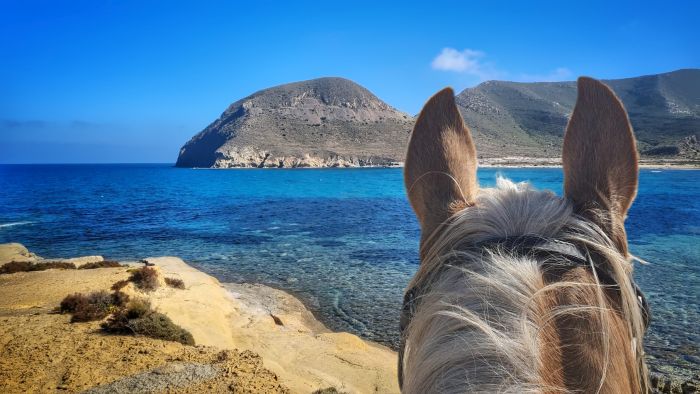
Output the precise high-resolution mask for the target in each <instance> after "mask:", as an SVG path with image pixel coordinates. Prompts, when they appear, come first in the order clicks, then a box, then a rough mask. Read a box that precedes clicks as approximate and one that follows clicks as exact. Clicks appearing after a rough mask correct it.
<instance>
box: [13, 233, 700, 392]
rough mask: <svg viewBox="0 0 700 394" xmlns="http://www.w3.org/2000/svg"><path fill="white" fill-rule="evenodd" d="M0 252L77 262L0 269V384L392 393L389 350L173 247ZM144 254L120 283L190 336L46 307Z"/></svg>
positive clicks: (662, 382) (120, 274)
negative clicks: (213, 271) (138, 282)
mask: <svg viewBox="0 0 700 394" xmlns="http://www.w3.org/2000/svg"><path fill="white" fill-rule="evenodd" d="M11 261H26V262H31V263H34V264H38V265H41V264H46V263H70V264H73V265H74V266H75V267H77V268H78V269H75V268H74V269H47V270H42V271H32V272H16V273H10V274H0V344H2V345H0V391H1V392H3V393H5V392H7V393H15V392H16V393H19V392H37V391H41V392H55V391H61V392H90V393H107V392H109V393H130V392H133V391H138V390H141V391H147V392H151V391H167V392H173V393H197V392H229V391H233V392H271V393H274V392H277V393H315V392H316V391H317V390H324V389H329V388H332V389H335V390H337V391H332V390H330V391H325V392H326V393H371V392H382V393H398V392H399V388H398V384H397V378H396V367H397V354H396V352H394V351H392V350H391V349H389V348H387V347H385V346H383V345H381V344H377V343H373V342H371V341H367V340H364V339H362V338H360V337H358V336H356V335H353V334H349V333H346V332H333V331H331V330H329V329H328V328H327V327H325V326H324V324H323V323H322V322H320V321H319V320H318V319H316V317H314V315H313V314H312V313H311V312H310V311H309V310H308V309H307V308H306V306H305V305H304V304H303V303H302V302H301V301H300V300H299V299H298V298H296V297H294V296H293V295H291V294H289V293H287V292H285V291H283V290H279V289H275V288H272V287H269V286H265V285H262V284H254V283H220V282H219V281H218V280H217V279H216V278H214V277H212V276H210V275H208V274H206V273H204V272H202V271H199V270H198V269H196V268H194V267H192V266H190V265H188V264H187V263H185V262H184V261H183V260H182V259H180V258H178V257H167V256H166V257H149V258H145V259H143V260H141V261H138V262H137V261H121V262H120V264H122V266H120V267H111V268H96V269H79V268H80V267H81V266H84V265H88V264H94V263H99V262H103V261H104V259H103V258H102V257H101V256H82V257H75V258H69V259H45V258H42V257H41V256H37V255H36V254H34V253H31V252H30V251H28V250H27V249H26V248H24V247H23V246H22V245H20V244H0V268H1V267H2V266H3V265H4V264H5V263H8V262H11ZM144 264H145V265H147V266H150V267H152V268H153V269H155V270H156V271H157V272H158V274H159V276H158V278H159V279H158V281H159V287H158V288H157V289H156V290H155V291H152V292H145V291H143V290H140V289H139V288H137V287H136V286H135V285H134V283H128V284H127V285H126V286H125V287H123V288H122V291H123V292H124V293H125V294H127V295H128V296H129V297H130V298H131V299H135V298H142V299H147V300H148V301H149V302H150V304H151V305H152V306H153V308H154V310H155V311H157V312H159V313H162V314H164V315H166V316H168V317H169V318H170V319H171V320H172V321H173V322H174V323H175V324H176V325H177V326H179V327H181V328H183V329H185V330H186V331H188V332H189V333H191V335H192V337H193V338H194V341H195V345H194V346H190V345H183V344H181V343H177V342H169V341H164V340H160V339H152V338H148V337H145V336H140V335H137V336H133V335H110V334H105V333H104V332H102V331H101V329H100V322H98V321H93V322H86V323H71V322H70V318H69V316H67V315H65V314H60V313H58V312H57V311H56V308H57V306H58V304H59V302H60V301H61V299H62V298H63V297H66V296H67V295H70V294H74V293H89V292H93V291H100V290H108V289H109V288H110V287H111V286H112V284H114V283H115V282H118V281H121V280H125V279H128V278H129V275H130V274H129V273H130V272H133V271H134V269H138V268H141V267H144ZM165 278H175V279H179V280H182V281H183V283H184V288H182V289H177V288H173V287H169V286H167V285H166V284H165ZM698 378H700V376H694V377H692V378H690V379H691V380H687V379H688V378H687V377H686V378H680V377H678V376H673V375H666V374H664V375H657V374H653V375H652V382H653V386H654V387H658V388H659V389H661V388H662V387H665V386H668V387H669V388H670V387H678V388H680V387H681V386H684V387H685V386H688V387H689V385H691V386H693V387H696V386H697V384H698V381H697V380H698ZM681 382H683V383H681ZM86 390H87V391H86ZM321 392H323V391H321ZM659 392H660V391H659ZM664 392H666V391H664Z"/></svg>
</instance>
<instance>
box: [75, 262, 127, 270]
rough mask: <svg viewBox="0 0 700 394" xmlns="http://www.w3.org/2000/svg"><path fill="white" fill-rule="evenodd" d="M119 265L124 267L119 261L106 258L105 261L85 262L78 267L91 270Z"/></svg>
mask: <svg viewBox="0 0 700 394" xmlns="http://www.w3.org/2000/svg"><path fill="white" fill-rule="evenodd" d="M117 267H123V265H121V264H119V262H118V261H112V260H104V261H96V262H94V263H87V264H83V265H81V266H80V267H78V269H81V270H91V269H95V268H117Z"/></svg>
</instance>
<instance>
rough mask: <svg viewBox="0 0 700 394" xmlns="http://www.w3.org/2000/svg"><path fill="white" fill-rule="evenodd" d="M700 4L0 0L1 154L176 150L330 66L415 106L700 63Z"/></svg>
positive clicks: (58, 158)
mask: <svg viewBox="0 0 700 394" xmlns="http://www.w3.org/2000/svg"><path fill="white" fill-rule="evenodd" d="M577 3H580V4H577ZM698 15H700V1H695V0H685V1H674V0H667V1H663V2H648V3H645V2H643V1H642V2H640V1H634V2H627V1H586V2H570V1H562V0H560V1H552V2H538V1H523V2H502V1H483V2H471V1H455V2H442V1H423V2H411V1H401V2H393V3H392V2H380V1H376V0H374V1H367V2H364V1H343V2H338V1H322V2H321V1H319V2H304V1H293V2H268V1H247V2H236V1H221V2H217V1H191V2H179V1H162V2H159V1H143V0H141V1H107V0H105V1H98V0H90V1H77V0H76V1H55V0H54V1H33V0H18V1H7V0H0V163H149V162H157V163H173V162H174V161H175V160H176V158H177V154H178V151H179V149H180V147H181V146H182V145H183V144H184V143H185V142H186V141H187V140H189V139H190V138H191V137H192V136H193V135H194V134H196V133H197V132H199V131H201V130H202V129H203V128H204V127H206V126H207V125H208V124H209V123H211V122H212V121H213V120H215V119H216V118H217V117H218V116H219V115H220V114H221V113H222V112H223V111H224V110H225V109H226V107H227V106H228V105H229V104H230V103H232V102H234V101H236V100H238V99H240V98H243V97H245V96H247V95H249V94H251V93H254V92H255V91H257V90H260V89H263V88H267V87H271V86H275V85H279V84H283V83H288V82H294V81H300V80H307V79H313V78H318V77H324V76H340V77H345V78H349V79H351V80H353V81H355V82H357V83H359V84H361V85H363V86H364V87H366V88H368V89H369V90H370V91H372V92H373V93H374V94H376V95H377V96H378V97H379V98H381V99H382V100H384V101H386V102H387V103H389V104H390V105H392V106H394V107H396V108H398V109H399V110H402V111H405V112H408V113H410V114H416V113H417V112H418V111H419V110H420V108H421V106H422V105H423V103H424V102H425V100H426V99H427V98H428V97H430V95H432V94H433V93H434V92H436V91H438V90H439V89H441V88H443V87H445V86H452V87H453V88H454V89H455V90H456V91H461V90H462V89H464V88H467V87H472V86H475V85H477V84H479V83H480V82H483V81H485V80H490V79H500V80H514V81H559V80H574V79H575V78H576V77H578V76H579V75H588V76H592V77H596V78H606V79H612V78H625V77H634V76H640V75H647V74H656V73H662V72H668V71H673V70H677V69H681V68H697V67H700V27H698Z"/></svg>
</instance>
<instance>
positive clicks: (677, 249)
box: [0, 165, 700, 373]
mask: <svg viewBox="0 0 700 394" xmlns="http://www.w3.org/2000/svg"><path fill="white" fill-rule="evenodd" d="M499 172H500V173H502V174H503V175H505V176H507V177H509V178H511V179H513V180H516V181H531V182H532V183H534V185H535V186H536V187H538V188H541V189H551V190H554V191H555V192H557V193H561V181H562V173H561V170H559V169H498V170H496V169H482V170H480V172H479V178H480V182H481V184H482V185H493V184H494V183H495V179H496V174H497V173H499ZM699 180H700V171H696V170H663V171H651V170H642V172H641V179H640V190H639V195H638V197H637V200H636V202H635V204H634V206H633V208H632V209H631V211H630V213H629V219H628V221H627V228H628V235H629V240H630V245H631V251H632V253H634V254H636V255H638V256H640V257H642V258H644V259H645V260H648V261H649V262H650V263H651V264H650V265H647V266H637V268H636V277H637V279H638V282H639V284H640V286H641V287H642V288H643V289H644V290H645V292H646V294H647V297H648V299H649V301H650V303H651V306H652V309H653V314H654V317H653V319H654V320H653V323H652V327H651V330H650V332H649V333H648V335H647V339H646V342H647V344H648V352H649V353H650V354H651V355H652V357H653V358H658V359H662V360H663V364H664V365H671V366H673V367H675V368H677V369H678V370H680V372H682V373H692V372H693V371H697V370H699V369H700V350H699V349H698V347H699V345H698V344H699V343H700V333H699V329H698V322H699V321H700V320H699V319H700V285H699V284H698V276H699V275H698V274H699V273H700V182H698V181H699ZM418 239H419V229H418V225H417V223H416V220H415V219H414V216H413V214H412V212H411V210H410V207H409V205H408V202H407V200H406V198H405V196H404V190H403V181H402V171H401V170H400V169H337V170H336V169H319V170H284V169H281V170H228V171H226V170H191V169H178V168H173V167H172V166H170V165H22V166H15V165H3V166H0V242H21V243H23V244H25V245H26V246H27V247H28V248H29V249H30V250H32V251H34V252H36V253H38V254H40V255H42V256H46V257H73V256H77V255H86V254H101V255H104V256H106V257H108V258H114V259H138V258H143V257H147V256H157V255H175V256H180V257H182V258H183V259H185V260H186V261H188V262H190V263H191V264H193V265H195V266H196V267H198V268H200V269H202V270H204V271H206V272H209V273H211V274H213V275H214V276H216V277H217V278H219V280H221V281H223V282H232V281H253V282H261V283H265V284H268V285H272V286H275V287H279V288H282V289H285V290H288V291H290V292H292V293H294V294H296V295H298V296H300V297H301V298H302V299H303V300H304V301H305V302H306V304H307V305H308V306H309V307H310V309H312V310H313V311H314V313H315V314H316V315H317V316H318V317H319V318H321V319H322V320H323V321H324V322H325V323H326V324H327V325H328V326H329V327H331V328H332V329H335V330H346V331H351V332H355V333H358V334H360V335H362V336H364V337H366V338H369V339H372V340H376V341H380V342H384V343H387V344H395V343H396V339H397V335H398V333H397V324H398V313H399V309H400V304H401V294H402V291H403V289H404V287H405V285H406V284H407V283H408V281H409V279H410V278H411V276H412V275H413V273H414V272H415V270H416V268H417V265H418V258H417V249H418ZM660 363H661V362H655V361H654V360H653V359H652V365H653V366H654V365H658V364H660Z"/></svg>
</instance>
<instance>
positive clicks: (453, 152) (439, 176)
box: [404, 88, 478, 243]
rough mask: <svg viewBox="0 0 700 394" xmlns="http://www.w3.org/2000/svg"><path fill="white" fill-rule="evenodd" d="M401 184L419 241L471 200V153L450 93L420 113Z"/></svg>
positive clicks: (474, 190)
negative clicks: (410, 209)
mask: <svg viewBox="0 0 700 394" xmlns="http://www.w3.org/2000/svg"><path fill="white" fill-rule="evenodd" d="M404 182H405V185H406V192H407V194H408V199H409V201H410V202H411V206H412V207H413V210H414V211H415V213H416V216H417V217H418V221H419V222H420V225H421V233H422V236H421V241H424V240H426V239H427V238H428V237H429V236H430V235H431V234H432V233H433V232H434V231H435V230H436V229H437V228H438V227H439V226H440V224H442V223H443V222H444V221H445V220H447V219H448V218H449V217H450V216H451V215H452V214H453V213H455V212H457V211H459V210H460V209H462V208H464V207H466V206H468V205H470V204H471V203H472V202H473V201H474V198H475V197H476V193H477V189H478V187H477V178H476V149H475V147H474V143H473V142H472V138H471V134H470V133H469V129H468V128H467V126H465V124H464V120H462V116H461V115H460V113H459V110H458V109H457V105H456V104H455V98H454V92H453V91H452V89H450V88H446V89H443V90H441V91H440V92H438V93H437V94H436V95H434V96H433V97H432V98H430V100H428V102H427V103H426V104H425V106H424V107H423V110H421V113H420V115H419V116H418V120H416V125H415V127H414V128H413V134H412V135H411V141H410V142H409V144H408V153H407V154H406V163H405V168H404ZM421 243H423V242H421Z"/></svg>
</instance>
